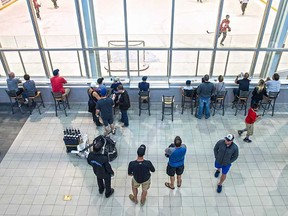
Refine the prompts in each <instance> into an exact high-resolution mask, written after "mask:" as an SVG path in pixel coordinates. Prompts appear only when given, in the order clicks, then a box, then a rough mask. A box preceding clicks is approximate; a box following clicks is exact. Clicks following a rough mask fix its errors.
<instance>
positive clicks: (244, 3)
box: [240, 0, 249, 15]
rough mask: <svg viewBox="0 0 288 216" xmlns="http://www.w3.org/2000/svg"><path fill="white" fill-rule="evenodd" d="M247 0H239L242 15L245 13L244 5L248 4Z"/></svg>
mask: <svg viewBox="0 0 288 216" xmlns="http://www.w3.org/2000/svg"><path fill="white" fill-rule="evenodd" d="M248 2H249V0H240V4H241V10H242V15H244V14H245V10H246V7H247V5H248Z"/></svg>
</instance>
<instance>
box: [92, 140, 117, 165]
mask: <svg viewBox="0 0 288 216" xmlns="http://www.w3.org/2000/svg"><path fill="white" fill-rule="evenodd" d="M99 143H101V145H102V149H101V153H102V154H104V155H106V156H107V157H108V160H109V162H111V161H113V160H115V159H116V158H117V156H118V153H117V148H116V142H115V141H114V140H112V139H111V138H110V137H108V136H106V137H105V136H103V135H99V136H97V137H96V138H95V139H94V140H93V144H94V145H98V146H99Z"/></svg>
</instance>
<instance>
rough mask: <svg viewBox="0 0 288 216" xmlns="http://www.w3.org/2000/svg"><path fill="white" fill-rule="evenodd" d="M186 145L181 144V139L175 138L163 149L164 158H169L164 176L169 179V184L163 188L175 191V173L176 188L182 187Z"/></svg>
mask: <svg viewBox="0 0 288 216" xmlns="http://www.w3.org/2000/svg"><path fill="white" fill-rule="evenodd" d="M186 149H187V147H186V145H185V144H182V139H181V138H180V137H179V136H176V137H175V139H174V142H173V143H172V144H171V145H169V147H168V148H166V149H165V156H166V157H168V158H169V161H168V164H167V168H166V174H167V175H168V176H169V177H170V183H169V182H165V186H166V187H168V188H170V189H172V190H173V189H175V186H174V183H175V173H176V175H177V187H181V185H182V178H181V176H182V174H183V172H184V159H185V155H186Z"/></svg>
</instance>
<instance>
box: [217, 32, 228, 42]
mask: <svg viewBox="0 0 288 216" xmlns="http://www.w3.org/2000/svg"><path fill="white" fill-rule="evenodd" d="M221 34H223V37H222V40H221V42H220V43H223V42H224V40H225V38H226V37H227V32H221V31H220V32H219V35H218V38H219V37H220V36H221Z"/></svg>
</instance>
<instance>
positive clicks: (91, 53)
mask: <svg viewBox="0 0 288 216" xmlns="http://www.w3.org/2000/svg"><path fill="white" fill-rule="evenodd" d="M88 1H89V0H82V1H81V2H82V14H83V18H84V26H85V33H86V41H87V45H88V48H94V38H93V35H92V26H91V16H90V9H89V8H90V5H89V2H88ZM88 54H89V59H90V69H91V74H92V77H93V78H97V77H98V76H97V75H98V72H97V68H96V58H95V55H94V51H93V50H89V51H88Z"/></svg>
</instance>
